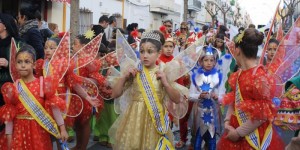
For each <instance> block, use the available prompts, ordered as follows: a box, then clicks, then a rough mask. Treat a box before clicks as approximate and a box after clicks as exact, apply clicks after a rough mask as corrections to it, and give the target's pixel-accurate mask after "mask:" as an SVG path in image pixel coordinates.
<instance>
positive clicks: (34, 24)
mask: <svg viewBox="0 0 300 150" xmlns="http://www.w3.org/2000/svg"><path fill="white" fill-rule="evenodd" d="M38 12H39V11H38V10H37V9H35V7H33V6H32V5H30V4H22V5H21V8H20V10H19V14H18V23H19V25H20V29H19V33H20V36H21V38H22V40H23V41H24V42H26V43H27V44H29V45H31V46H32V47H33V48H34V49H35V51H36V59H40V58H44V47H43V37H42V35H41V32H40V30H39V28H38V21H37V20H36V14H37V13H38Z"/></svg>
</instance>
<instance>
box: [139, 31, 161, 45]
mask: <svg viewBox="0 0 300 150" xmlns="http://www.w3.org/2000/svg"><path fill="white" fill-rule="evenodd" d="M141 39H142V40H143V39H153V40H156V41H158V42H160V36H159V34H158V33H155V32H154V31H150V32H145V33H143V35H142V38H141Z"/></svg>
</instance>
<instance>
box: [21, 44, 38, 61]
mask: <svg viewBox="0 0 300 150" xmlns="http://www.w3.org/2000/svg"><path fill="white" fill-rule="evenodd" d="M25 52H26V53H29V54H30V55H31V56H32V59H33V62H35V60H36V54H35V50H34V48H33V47H32V46H30V45H28V44H23V45H22V47H21V48H20V49H19V51H18V52H17V54H16V58H17V57H18V55H19V54H21V53H25Z"/></svg>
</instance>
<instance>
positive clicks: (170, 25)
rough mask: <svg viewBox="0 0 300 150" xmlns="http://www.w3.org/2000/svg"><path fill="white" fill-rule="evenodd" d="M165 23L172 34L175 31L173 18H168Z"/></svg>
mask: <svg viewBox="0 0 300 150" xmlns="http://www.w3.org/2000/svg"><path fill="white" fill-rule="evenodd" d="M163 25H164V26H165V27H166V28H167V31H168V33H169V34H170V35H171V34H172V31H173V22H172V21H171V20H166V21H164V22H163Z"/></svg>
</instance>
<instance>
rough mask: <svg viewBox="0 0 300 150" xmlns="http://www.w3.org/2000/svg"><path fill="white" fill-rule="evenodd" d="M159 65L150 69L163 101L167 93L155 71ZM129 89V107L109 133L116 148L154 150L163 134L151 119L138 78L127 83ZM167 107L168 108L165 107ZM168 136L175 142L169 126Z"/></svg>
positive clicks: (123, 149)
mask: <svg viewBox="0 0 300 150" xmlns="http://www.w3.org/2000/svg"><path fill="white" fill-rule="evenodd" d="M157 70H158V67H156V68H154V69H151V70H149V72H150V76H151V79H152V82H153V85H154V86H155V91H156V93H157V96H158V97H159V100H160V102H161V103H163V101H164V96H165V94H166V92H165V90H164V89H163V86H162V84H161V82H160V81H159V80H157V79H156V75H155V72H156V71H157ZM127 86H128V87H127ZM126 87H127V89H128V90H129V91H128V94H127V95H128V96H129V99H128V101H129V102H128V107H127V108H126V109H125V111H124V113H122V114H121V115H120V116H119V118H118V119H117V120H116V122H115V123H114V124H113V126H112V127H111V128H110V130H109V135H110V137H111V138H112V139H113V142H114V143H113V149H114V150H154V149H155V147H156V145H157V143H158V141H159V139H160V137H161V135H160V134H159V133H158V132H157V131H156V128H155V126H154V124H153V122H152V120H151V116H150V113H149V111H148V109H147V106H146V104H145V100H144V98H143V96H142V92H141V90H140V89H139V86H138V83H137V80H136V78H135V79H134V80H133V81H132V82H131V83H129V84H127V85H126ZM164 109H166V108H164ZM166 136H167V138H168V139H169V140H170V142H171V143H173V133H172V132H171V129H170V128H169V130H168V132H167V134H166Z"/></svg>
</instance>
